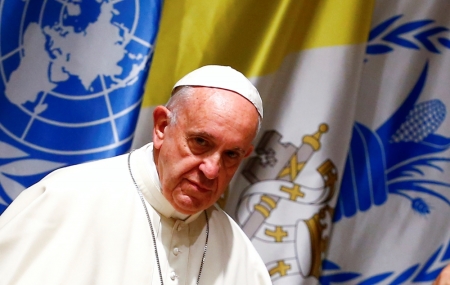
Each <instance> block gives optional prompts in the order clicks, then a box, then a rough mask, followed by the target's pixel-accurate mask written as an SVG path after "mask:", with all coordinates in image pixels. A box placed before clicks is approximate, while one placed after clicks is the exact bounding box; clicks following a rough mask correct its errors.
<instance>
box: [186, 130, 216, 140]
mask: <svg viewBox="0 0 450 285" xmlns="http://www.w3.org/2000/svg"><path fill="white" fill-rule="evenodd" d="M188 136H199V137H206V138H210V139H214V136H213V135H212V134H210V133H208V132H205V131H201V132H195V131H193V132H188Z"/></svg>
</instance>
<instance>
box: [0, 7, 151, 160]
mask: <svg viewBox="0 0 450 285" xmlns="http://www.w3.org/2000/svg"><path fill="white" fill-rule="evenodd" d="M146 2H148V1H146ZM150 2H154V3H151V4H148V3H146V4H145V6H146V7H141V5H140V2H139V0H124V1H107V0H103V1H102V0H76V1H75V0H58V1H56V0H43V1H41V2H40V1H29V0H28V1H17V0H5V1H2V2H0V31H1V34H0V59H1V62H0V75H1V85H0V108H1V111H0V129H1V130H2V131H3V132H4V133H5V134H6V135H7V136H8V137H10V138H13V139H14V140H15V141H16V142H17V143H19V144H22V145H25V146H28V147H31V148H33V149H35V150H37V151H44V152H47V153H51V154H58V155H78V154H89V153H96V152H100V151H106V150H111V149H115V148H118V147H121V146H123V145H125V144H129V143H130V142H131V139H132V136H133V132H134V125H135V122H136V120H137V115H138V112H139V106H140V102H141V95H142V85H143V84H142V83H143V81H144V80H145V75H146V73H147V72H146V71H147V64H148V58H149V56H150V54H151V52H152V44H151V42H153V40H154V37H155V35H156V29H157V24H156V25H154V26H156V27H149V25H150V24H154V22H156V21H157V20H158V19H159V9H152V8H153V7H151V6H152V5H153V6H158V3H159V1H156V0H155V1H150ZM142 6H144V5H142ZM18 9H21V10H20V11H21V14H17V12H16V14H14V12H15V11H19V10H18ZM149 13H150V14H149ZM152 13H153V15H152ZM142 15H144V16H142ZM140 16H142V17H140ZM149 17H153V20H150V21H149V20H148V19H149ZM143 19H144V20H145V21H146V23H141V22H142V21H143ZM156 23H157V22H156ZM5 27H8V29H6V28H5Z"/></svg>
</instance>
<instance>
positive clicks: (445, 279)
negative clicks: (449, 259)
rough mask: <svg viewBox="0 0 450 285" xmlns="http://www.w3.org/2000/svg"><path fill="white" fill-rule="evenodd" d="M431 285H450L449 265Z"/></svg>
mask: <svg viewBox="0 0 450 285" xmlns="http://www.w3.org/2000/svg"><path fill="white" fill-rule="evenodd" d="M433 285H450V264H449V265H447V266H446V267H445V268H444V269H442V271H441V273H439V276H438V277H437V278H436V280H435V281H434V282H433Z"/></svg>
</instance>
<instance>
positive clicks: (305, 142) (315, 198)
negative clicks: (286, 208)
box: [241, 124, 337, 278]
mask: <svg viewBox="0 0 450 285" xmlns="http://www.w3.org/2000/svg"><path fill="white" fill-rule="evenodd" d="M327 131H328V126H327V125H326V124H321V125H320V126H319V128H318V130H317V132H316V133H314V134H313V135H305V136H304V137H303V139H302V143H301V145H300V146H299V147H296V146H294V145H293V144H291V143H282V142H281V138H282V137H281V135H280V134H279V133H278V132H276V131H267V132H266V133H265V134H264V135H263V137H262V139H261V140H260V142H259V144H258V146H257V147H256V150H255V151H256V153H257V156H255V157H253V158H251V159H250V160H249V161H248V163H247V164H246V165H245V167H244V170H243V172H242V174H243V175H244V177H245V178H246V179H247V180H248V181H249V182H250V183H251V186H250V187H249V188H248V189H246V191H244V192H243V194H242V196H241V198H245V197H249V196H251V195H258V196H259V197H260V198H259V202H258V203H256V204H254V206H253V208H252V209H250V210H249V214H248V218H247V219H246V220H245V221H243V222H242V225H241V226H242V229H243V230H244V232H245V233H246V234H247V236H248V237H249V238H250V239H252V238H254V237H255V235H256V234H257V232H261V231H262V232H263V233H264V235H265V236H266V237H267V238H270V239H271V240H272V243H273V242H275V243H282V242H283V241H284V240H285V239H286V238H288V235H289V231H288V230H284V227H283V226H274V227H273V228H272V229H268V228H265V229H264V227H266V226H265V224H266V221H267V220H268V219H269V218H270V217H271V214H272V213H273V212H274V211H283V209H278V208H277V206H278V204H280V202H281V201H282V200H285V201H290V202H292V203H296V204H298V206H299V207H307V206H313V207H314V212H313V213H312V215H311V216H310V217H308V219H306V220H302V219H301V220H300V221H295V223H296V225H294V226H295V227H296V228H297V230H296V231H297V235H298V234H299V230H298V228H299V227H301V228H303V229H305V230H304V231H303V232H304V233H306V232H307V234H306V235H307V237H303V240H304V239H305V238H306V239H308V241H309V242H308V244H309V245H310V246H311V249H310V251H308V252H311V256H309V260H304V257H302V258H301V259H303V260H297V264H298V266H299V267H300V268H299V269H298V270H296V271H298V272H299V273H300V274H301V275H302V276H304V277H307V276H315V277H316V278H318V277H319V275H320V268H321V267H320V266H321V263H322V255H323V254H324V253H325V251H326V248H327V245H328V241H329V238H328V236H327V234H325V232H324V231H325V230H326V229H329V227H330V226H331V217H332V214H333V208H331V207H330V206H329V205H327V202H329V201H330V199H331V198H332V197H333V196H334V194H335V183H336V181H337V170H336V167H335V165H334V163H333V162H332V161H331V160H329V159H327V160H325V161H324V162H323V163H322V164H321V165H320V166H319V167H317V172H318V173H319V174H320V177H321V178H322V179H323V187H321V188H320V189H317V188H311V187H307V186H303V185H301V184H300V183H298V176H299V174H300V172H301V171H302V170H303V169H304V167H305V165H306V164H307V163H308V161H309V159H310V158H311V157H312V155H313V154H314V153H315V152H316V151H318V150H319V149H320V147H321V142H320V139H321V137H322V135H323V134H324V133H326V132H327ZM286 214H288V213H286ZM289 215H291V216H292V213H289ZM326 219H328V223H327V222H326V221H325V220H326ZM294 226H293V227H294ZM262 229H264V230H262ZM291 239H294V238H293V237H291ZM293 242H295V241H293ZM298 258H299V257H297V259H298ZM263 259H264V258H263ZM265 261H266V260H265ZM271 264H273V265H272V267H271V266H269V265H268V264H267V263H266V265H268V267H269V272H270V274H271V275H272V276H274V275H275V274H279V275H280V276H284V275H287V274H289V270H290V269H291V265H290V264H289V263H286V262H285V261H284V260H278V261H276V262H273V261H272V262H271Z"/></svg>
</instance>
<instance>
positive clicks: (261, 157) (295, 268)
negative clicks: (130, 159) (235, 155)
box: [135, 0, 374, 285]
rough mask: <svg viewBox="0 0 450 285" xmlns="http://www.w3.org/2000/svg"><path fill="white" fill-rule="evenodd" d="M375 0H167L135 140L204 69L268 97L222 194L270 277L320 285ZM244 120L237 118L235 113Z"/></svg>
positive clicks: (145, 137) (139, 140)
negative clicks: (249, 146)
mask: <svg viewBox="0 0 450 285" xmlns="http://www.w3.org/2000/svg"><path fill="white" fill-rule="evenodd" d="M373 5H374V4H373V1H359V0H342V1H334V0H323V1H320V0H318V1H309V0H292V1H290V0H279V1H273V0H258V1H256V0H240V1H237V0H227V1H207V0H195V1H181V2H180V1H167V2H166V3H165V6H164V9H163V13H162V20H161V26H160V33H159V35H158V39H157V44H156V50H155V55H154V59H153V64H152V68H151V70H150V77H149V81H148V83H147V86H146V90H145V98H144V101H143V109H142V111H141V114H140V119H139V123H138V127H137V133H136V139H135V145H136V146H138V145H141V144H143V143H145V142H147V141H149V140H150V139H151V137H150V135H151V132H150V130H151V129H152V128H151V126H152V123H151V112H152V106H155V105H157V104H161V103H165V101H167V99H168V98H169V96H170V93H171V88H172V86H173V85H174V83H175V82H176V81H177V80H178V79H179V78H181V77H182V76H183V75H185V74H186V73H188V72H189V71H191V70H193V69H195V68H198V67H200V66H203V65H207V64H220V65H229V66H232V67H233V68H235V69H237V70H239V71H241V72H242V73H244V74H245V75H246V76H247V77H248V78H250V80H251V81H252V82H253V83H254V84H255V85H256V87H257V88H258V90H259V91H260V93H261V96H262V98H263V102H264V103H263V104H264V115H265V117H264V121H263V124H262V129H261V131H260V133H259V135H258V136H257V138H256V139H255V141H254V144H255V147H256V148H255V151H254V153H253V154H252V155H251V157H250V158H249V159H248V160H247V161H246V162H244V163H243V165H242V167H241V168H240V169H239V171H238V173H237V174H236V176H235V179H234V180H233V181H232V183H231V184H230V187H229V190H228V191H227V192H226V193H225V194H224V196H223V199H222V200H221V201H220V204H221V206H222V207H223V208H224V209H225V210H226V211H227V212H228V213H229V214H230V215H231V216H232V217H233V218H234V219H235V220H236V221H237V222H238V223H239V225H240V226H241V227H242V228H243V230H244V231H245V233H246V234H247V235H248V237H249V238H250V239H251V241H252V243H253V245H254V246H255V247H256V249H257V250H258V251H259V253H260V255H261V256H262V258H263V260H264V262H265V264H266V266H267V269H268V270H269V272H270V275H271V277H272V281H273V283H274V284H289V285H291V284H317V283H318V282H319V277H320V273H321V263H322V260H323V258H324V257H325V253H326V250H327V246H328V241H329V238H330V232H331V227H332V217H333V213H334V209H335V206H336V200H337V197H338V193H339V185H340V182H341V180H342V173H343V170H344V164H345V159H346V155H347V152H348V147H349V143H350V137H351V133H352V127H353V120H354V114H355V107H356V96H357V92H358V90H359V82H360V76H361V69H362V67H363V63H364V55H365V54H364V53H365V48H366V42H367V38H368V35H369V29H370V22H371V15H372V12H373ZM236 120H239V118H236Z"/></svg>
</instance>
